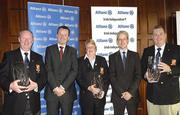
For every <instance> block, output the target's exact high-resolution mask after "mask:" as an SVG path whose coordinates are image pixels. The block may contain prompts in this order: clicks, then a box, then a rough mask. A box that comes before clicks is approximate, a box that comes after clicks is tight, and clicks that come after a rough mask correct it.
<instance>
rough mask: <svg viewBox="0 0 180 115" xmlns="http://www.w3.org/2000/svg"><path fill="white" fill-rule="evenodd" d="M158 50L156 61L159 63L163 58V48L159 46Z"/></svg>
mask: <svg viewBox="0 0 180 115" xmlns="http://www.w3.org/2000/svg"><path fill="white" fill-rule="evenodd" d="M157 50H158V52H157V53H156V63H157V64H159V62H160V58H161V53H160V51H161V48H157Z"/></svg>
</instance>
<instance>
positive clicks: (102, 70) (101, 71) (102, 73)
mask: <svg viewBox="0 0 180 115" xmlns="http://www.w3.org/2000/svg"><path fill="white" fill-rule="evenodd" d="M99 73H100V74H101V75H104V68H103V67H100V72H99Z"/></svg>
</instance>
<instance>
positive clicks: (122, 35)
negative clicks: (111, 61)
mask: <svg viewBox="0 0 180 115" xmlns="http://www.w3.org/2000/svg"><path fill="white" fill-rule="evenodd" d="M128 42H129V41H128V34H127V33H126V32H119V33H118V36H117V45H118V46H119V48H121V49H127V46H128Z"/></svg>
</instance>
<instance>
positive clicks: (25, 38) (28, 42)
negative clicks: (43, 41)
mask: <svg viewBox="0 0 180 115" xmlns="http://www.w3.org/2000/svg"><path fill="white" fill-rule="evenodd" d="M18 40H19V43H20V48H21V49H22V50H23V51H29V50H30V49H31V47H32V44H33V42H34V38H33V35H32V33H31V32H30V31H28V30H24V31H22V32H20V34H19V38H18Z"/></svg>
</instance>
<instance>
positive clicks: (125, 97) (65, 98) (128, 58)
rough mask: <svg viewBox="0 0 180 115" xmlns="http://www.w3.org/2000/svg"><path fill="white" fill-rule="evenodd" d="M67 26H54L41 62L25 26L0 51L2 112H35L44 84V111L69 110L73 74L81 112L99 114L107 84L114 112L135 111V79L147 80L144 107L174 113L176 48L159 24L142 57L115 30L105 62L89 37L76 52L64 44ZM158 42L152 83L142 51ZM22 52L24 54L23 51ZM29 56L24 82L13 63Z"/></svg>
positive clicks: (178, 70)
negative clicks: (14, 44)
mask: <svg viewBox="0 0 180 115" xmlns="http://www.w3.org/2000/svg"><path fill="white" fill-rule="evenodd" d="M69 36H70V29H69V28H68V27H67V26H60V27H58V29H57V35H56V37H57V43H56V44H54V45H51V46H48V47H47V48H46V53H45V64H44V63H43V59H42V56H40V55H39V54H37V53H35V52H33V51H32V50H31V47H32V45H33V42H34V37H33V34H32V32H31V31H29V30H23V31H21V32H20V34H19V37H18V40H19V43H20V47H19V48H18V49H15V50H13V51H9V52H6V53H5V54H4V57H3V60H2V63H1V65H0V85H1V88H2V89H3V90H4V108H3V115H40V91H41V90H42V88H43V87H44V86H45V99H46V105H47V114H48V115H58V114H59V109H61V113H62V114H63V115H72V109H73V102H74V100H76V98H77V94H76V88H75V80H76V81H77V83H78V85H79V87H80V106H81V113H82V115H104V106H105V104H106V97H105V96H106V93H107V90H108V86H109V84H111V86H112V96H111V101H112V103H113V107H114V115H124V110H125V108H127V112H128V114H129V115H137V108H138V102H139V89H138V88H139V84H140V80H141V79H142V76H143V78H144V79H145V80H146V81H147V109H148V114H149V115H176V114H177V112H178V110H179V109H180V91H179V75H180V48H179V46H177V45H170V44H168V43H166V39H167V37H166V36H167V35H166V32H165V30H164V28H163V27H162V26H156V27H155V28H154V29H153V35H152V38H153V41H154V45H153V46H151V47H148V48H146V49H145V50H144V53H143V55H142V59H141V60H140V57H139V55H138V53H136V52H133V51H130V50H129V49H128V42H129V35H128V33H127V32H126V31H119V32H118V33H117V39H116V41H117V45H118V47H119V50H118V51H117V52H115V53H113V54H111V55H110V56H109V66H108V64H107V62H106V60H105V58H104V57H102V56H98V55H96V50H97V46H96V44H95V42H94V40H92V39H89V40H87V41H86V42H85V48H86V54H85V55H84V56H82V57H79V58H77V51H76V49H75V48H73V47H71V46H69V45H68V44H67V43H68V40H69ZM157 48H161V49H162V50H161V51H160V54H161V62H160V63H159V65H158V69H160V73H161V77H160V80H159V82H156V83H152V82H151V80H150V79H149V77H148V75H147V68H148V56H155V55H156V53H157V51H156V49H157ZM24 53H25V54H24ZM26 58H27V59H28V60H29V62H28V67H26V69H27V70H29V71H30V73H31V74H30V76H29V78H28V79H29V80H28V82H29V83H28V85H20V84H19V83H20V82H22V81H21V80H20V79H17V78H16V76H15V75H14V74H15V73H14V71H13V70H14V69H13V68H14V65H16V64H17V63H25V60H26Z"/></svg>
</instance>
